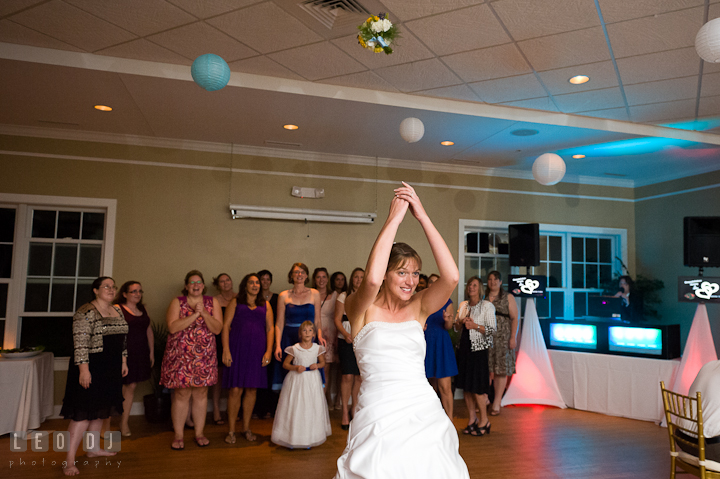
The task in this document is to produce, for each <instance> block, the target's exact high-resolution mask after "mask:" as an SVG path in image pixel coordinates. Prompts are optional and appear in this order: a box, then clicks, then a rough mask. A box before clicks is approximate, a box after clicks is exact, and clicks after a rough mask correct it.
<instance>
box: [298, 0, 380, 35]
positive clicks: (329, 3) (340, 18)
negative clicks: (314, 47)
mask: <svg viewBox="0 0 720 479" xmlns="http://www.w3.org/2000/svg"><path fill="white" fill-rule="evenodd" d="M298 6H299V7H300V8H302V9H303V10H305V11H306V12H307V13H308V14H309V15H310V16H311V17H313V18H314V19H315V20H317V21H318V22H320V23H322V24H323V25H324V26H325V27H326V28H327V29H328V30H332V29H333V27H339V26H344V25H346V24H350V23H357V22H358V19H362V20H364V19H365V17H367V16H368V15H370V12H369V11H368V10H367V8H365V7H364V6H362V4H360V2H357V1H356V0H305V1H304V2H300V3H298Z"/></svg>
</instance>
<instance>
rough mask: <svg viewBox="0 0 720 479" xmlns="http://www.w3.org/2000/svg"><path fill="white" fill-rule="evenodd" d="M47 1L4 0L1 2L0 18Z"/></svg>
mask: <svg viewBox="0 0 720 479" xmlns="http://www.w3.org/2000/svg"><path fill="white" fill-rule="evenodd" d="M43 1H45V0H3V1H2V2H0V17H4V16H5V15H10V14H11V13H13V12H17V11H18V10H22V9H23V8H28V7H31V6H33V5H37V4H38V3H42V2H43Z"/></svg>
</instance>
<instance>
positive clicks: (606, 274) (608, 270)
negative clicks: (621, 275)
mask: <svg viewBox="0 0 720 479" xmlns="http://www.w3.org/2000/svg"><path fill="white" fill-rule="evenodd" d="M610 281H612V266H610V265H609V264H603V265H600V286H601V287H603V286H605V285H607V284H609V283H610Z"/></svg>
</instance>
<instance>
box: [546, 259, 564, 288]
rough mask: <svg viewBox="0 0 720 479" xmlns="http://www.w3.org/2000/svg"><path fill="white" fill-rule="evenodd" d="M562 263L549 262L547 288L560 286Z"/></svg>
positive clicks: (561, 283)
mask: <svg viewBox="0 0 720 479" xmlns="http://www.w3.org/2000/svg"><path fill="white" fill-rule="evenodd" d="M562 280H563V278H562V263H550V277H549V278H548V288H562V285H563V282H562Z"/></svg>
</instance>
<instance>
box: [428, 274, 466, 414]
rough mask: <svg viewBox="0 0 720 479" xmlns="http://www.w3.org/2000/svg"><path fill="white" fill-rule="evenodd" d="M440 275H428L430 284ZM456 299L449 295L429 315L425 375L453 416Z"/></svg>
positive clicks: (455, 365)
mask: <svg viewBox="0 0 720 479" xmlns="http://www.w3.org/2000/svg"><path fill="white" fill-rule="evenodd" d="M438 279H440V276H438V275H436V274H431V275H430V277H429V278H428V287H430V286H432V284H433V283H434V282H435V281H437V280H438ZM454 309H455V308H453V304H452V299H448V300H447V302H446V303H445V306H443V307H442V308H441V309H440V310H439V311H437V312H435V313H433V314H431V315H430V316H428V319H427V322H426V323H425V342H426V343H427V349H426V350H425V375H426V376H427V378H428V381H430V384H432V387H433V388H434V389H435V391H437V392H438V393H439V394H440V401H441V402H442V405H443V409H445V413H446V414H447V415H448V417H449V418H450V420H452V417H453V394H452V386H451V379H452V377H453V376H457V373H458V368H457V362H456V361H455V352H454V351H453V346H452V341H451V340H450V334H449V333H448V330H449V329H450V328H451V327H452V325H453V316H454V315H455V310H454Z"/></svg>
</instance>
